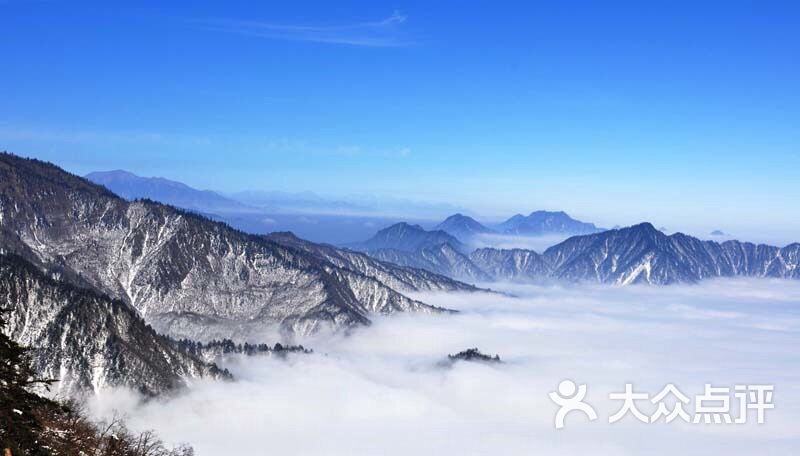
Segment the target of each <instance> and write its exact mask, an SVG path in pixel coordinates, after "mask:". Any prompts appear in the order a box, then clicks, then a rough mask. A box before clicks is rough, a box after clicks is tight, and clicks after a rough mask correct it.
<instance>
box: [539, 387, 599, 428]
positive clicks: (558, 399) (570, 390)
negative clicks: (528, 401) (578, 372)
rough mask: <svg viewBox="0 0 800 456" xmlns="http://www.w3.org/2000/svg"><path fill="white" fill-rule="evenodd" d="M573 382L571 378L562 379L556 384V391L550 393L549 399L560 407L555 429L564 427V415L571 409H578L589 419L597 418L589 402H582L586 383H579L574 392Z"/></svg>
mask: <svg viewBox="0 0 800 456" xmlns="http://www.w3.org/2000/svg"><path fill="white" fill-rule="evenodd" d="M575 389H576V388H575V383H574V382H573V381H571V380H564V381H562V382H561V383H559V384H558V392H555V391H554V392H552V393H550V399H552V400H553V402H555V403H556V404H557V405H560V406H561V409H560V410H559V411H558V413H557V414H556V429H561V428H563V427H564V417H566V416H567V413H569V412H571V411H573V410H580V411H582V412H584V413H586V414H587V415H588V416H589V421H591V420H596V419H597V413H596V412H595V411H594V409H593V408H592V407H591V406H590V405H589V404H584V403H583V398H584V397H586V385H581V386H579V387H578V388H577V390H578V393H577V394H575Z"/></svg>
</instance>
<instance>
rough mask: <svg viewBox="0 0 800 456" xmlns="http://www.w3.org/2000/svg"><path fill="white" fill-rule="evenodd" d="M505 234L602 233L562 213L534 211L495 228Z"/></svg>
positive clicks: (590, 225) (519, 215) (591, 225)
mask: <svg viewBox="0 0 800 456" xmlns="http://www.w3.org/2000/svg"><path fill="white" fill-rule="evenodd" d="M497 229H498V231H500V232H501V233H505V234H514V235H522V236H544V235H548V234H567V235H571V234H591V233H597V232H599V231H602V230H601V229H600V228H597V227H596V226H594V224H593V223H585V222H580V221H578V220H575V219H573V218H572V217H570V216H569V215H567V214H566V213H564V212H548V211H535V212H531V214H530V215H528V216H524V215H522V214H517V215H515V216H513V217H511V218H510V219H508V220H506V221H505V222H503V223H501V224H500V225H498V226H497Z"/></svg>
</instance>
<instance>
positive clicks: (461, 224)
mask: <svg viewBox="0 0 800 456" xmlns="http://www.w3.org/2000/svg"><path fill="white" fill-rule="evenodd" d="M434 229H435V230H441V231H444V232H445V233H447V234H450V235H451V236H454V237H456V238H457V239H459V240H461V241H467V240H469V239H470V238H472V237H473V236H476V235H479V234H490V233H494V232H495V231H494V230H492V229H489V228H487V227H485V226H484V225H482V224H481V223H480V222H478V221H477V220H475V219H474V218H472V217H469V216H466V215H463V214H453V215H451V216H450V217H447V218H446V219H444V221H442V223H440V224H438V225H436V227H435V228H434Z"/></svg>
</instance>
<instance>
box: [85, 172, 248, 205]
mask: <svg viewBox="0 0 800 456" xmlns="http://www.w3.org/2000/svg"><path fill="white" fill-rule="evenodd" d="M85 177H86V179H88V180H90V181H92V182H94V183H95V184H99V185H102V186H104V187H105V188H107V189H109V190H111V191H112V192H114V193H115V194H117V195H119V196H121V197H123V198H125V199H127V200H134V199H139V198H142V199H151V200H154V201H159V202H161V203H164V204H168V205H170V206H175V207H180V208H184V209H189V210H192V211H196V212H234V211H235V212H249V211H253V208H251V207H249V206H247V205H245V204H242V203H240V202H238V201H234V200H232V199H229V198H225V197H224V196H222V195H220V194H218V193H216V192H212V191H210V190H197V189H194V188H192V187H189V186H188V185H186V184H182V183H180V182H175V181H171V180H167V179H164V178H161V177H139V176H137V175H135V174H133V173H130V172H128V171H122V170H116V171H99V172H93V173H89V174H87V175H86V176H85Z"/></svg>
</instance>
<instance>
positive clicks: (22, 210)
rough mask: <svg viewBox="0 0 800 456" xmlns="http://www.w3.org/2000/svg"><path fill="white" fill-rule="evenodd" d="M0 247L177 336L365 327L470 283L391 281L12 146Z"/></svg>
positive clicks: (0, 195) (425, 277)
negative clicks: (98, 181) (121, 192)
mask: <svg viewBox="0 0 800 456" xmlns="http://www.w3.org/2000/svg"><path fill="white" fill-rule="evenodd" d="M0 245H2V246H4V248H5V249H6V250H8V251H12V252H16V253H18V254H20V255H21V256H23V257H25V258H26V259H28V260H29V261H31V262H32V263H34V264H36V265H37V266H39V267H40V268H41V269H43V270H46V271H49V272H57V273H58V274H59V276H60V277H63V278H64V279H65V280H71V281H73V283H79V284H81V285H84V286H91V287H93V288H94V289H96V290H98V291H100V292H102V293H105V294H107V295H109V296H110V297H112V298H115V299H121V300H123V301H124V302H126V303H128V304H130V305H132V306H133V307H134V308H135V309H136V310H137V311H138V312H139V313H140V314H141V315H142V316H143V317H144V318H145V319H146V320H147V321H148V322H152V323H153V325H154V326H155V327H156V328H157V329H159V330H161V331H165V332H166V333H167V334H168V335H170V336H173V337H176V338H184V337H185V338H190V339H203V338H204V337H205V334H212V335H213V337H216V338H220V337H223V336H224V337H233V336H241V335H242V334H246V333H247V332H248V331H249V330H251V329H252V330H254V331H255V330H259V331H260V330H263V329H264V328H265V327H267V326H271V325H279V326H280V328H281V329H283V330H285V331H290V332H298V333H310V332H313V331H315V330H317V329H319V328H321V327H323V326H325V325H332V326H334V327H345V326H350V325H355V324H367V323H369V321H370V320H369V319H370V316H371V315H373V314H390V313H394V312H440V311H441V310H442V309H438V308H435V307H432V306H428V305H426V304H424V303H422V302H419V301H416V300H413V299H410V298H408V297H407V296H405V295H403V294H402V291H407V290H408V291H416V290H418V289H442V290H456V289H459V290H463V289H469V286H468V285H465V284H458V283H456V282H454V281H453V280H451V279H448V278H445V277H440V276H437V275H435V274H429V273H422V272H420V273H417V274H416V275H414V280H415V281H416V282H413V283H412V282H410V281H405V282H404V281H402V280H397V281H395V282H393V285H395V286H397V287H398V289H395V288H393V287H391V286H389V285H387V284H385V283H383V282H382V281H381V280H380V279H378V278H377V277H378V276H380V274H378V272H377V271H371V270H370V269H369V267H367V266H365V267H364V269H362V270H358V268H355V269H351V268H349V267H340V266H337V265H336V264H335V263H333V262H331V261H328V260H327V259H325V258H323V257H321V256H319V255H313V254H310V253H309V252H308V251H307V250H303V249H300V248H298V247H296V246H289V245H286V244H281V243H278V242H275V241H274V240H271V239H269V238H267V237H264V236H254V235H248V234H245V233H242V232H238V231H236V230H234V229H232V228H230V227H229V226H227V225H225V224H222V223H218V222H214V221H211V220H208V219H206V218H204V217H201V216H198V215H196V214H192V213H187V212H183V211H181V210H178V209H175V208H173V207H170V206H165V205H163V204H158V203H154V202H151V201H135V202H130V201H126V200H124V199H122V198H119V197H117V196H116V195H114V194H113V193H111V192H110V191H108V190H107V189H105V188H103V187H100V186H97V185H95V184H93V183H91V182H89V181H87V180H85V179H82V178H80V177H78V176H74V175H71V174H69V173H66V172H65V171H63V170H61V169H60V168H58V167H56V166H54V165H51V164H48V163H44V162H41V161H37V160H27V159H22V158H19V157H16V156H14V155H10V154H0ZM392 268H393V266H391V265H382V269H383V271H391V270H392ZM398 269H399V268H398ZM382 274H385V273H384V272H382ZM396 274H397V276H398V277H403V276H405V275H408V274H410V273H408V271H406V270H403V271H400V270H398V271H397V273H396ZM411 275H413V274H411Z"/></svg>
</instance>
